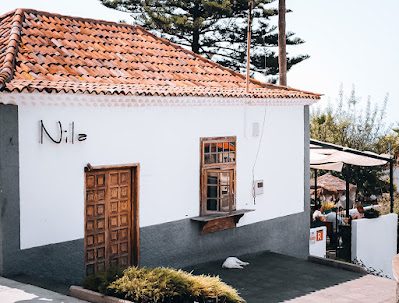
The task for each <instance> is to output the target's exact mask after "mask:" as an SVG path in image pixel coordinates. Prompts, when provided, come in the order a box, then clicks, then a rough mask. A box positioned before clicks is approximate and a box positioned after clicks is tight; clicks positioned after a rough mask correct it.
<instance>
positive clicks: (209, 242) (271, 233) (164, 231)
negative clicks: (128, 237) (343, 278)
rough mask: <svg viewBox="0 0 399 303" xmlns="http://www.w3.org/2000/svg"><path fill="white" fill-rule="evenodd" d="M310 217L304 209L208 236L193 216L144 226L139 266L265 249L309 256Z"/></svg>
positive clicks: (185, 262)
mask: <svg viewBox="0 0 399 303" xmlns="http://www.w3.org/2000/svg"><path fill="white" fill-rule="evenodd" d="M308 217H309V216H308V215H307V214H305V213H304V212H303V213H299V214H294V215H289V216H285V217H280V218H276V219H272V220H268V221H262V222H259V223H254V224H250V225H246V226H243V227H239V228H235V229H230V230H225V231H221V232H216V233H212V234H207V235H201V234H200V229H199V224H198V223H197V222H193V221H191V220H190V219H186V220H181V221H176V222H172V223H165V224H160V225H154V226H149V227H145V228H142V229H141V244H140V245H141V252H140V265H141V266H172V267H186V266H189V265H194V264H198V263H203V262H207V261H214V260H220V259H223V258H227V257H229V256H240V255H244V254H249V253H256V252H261V251H265V250H270V251H273V252H277V253H282V254H286V255H290V256H295V257H299V258H307V257H308V255H309V242H308V238H307V234H308V233H309V229H308V228H307V226H306V222H307V221H309V218H308Z"/></svg>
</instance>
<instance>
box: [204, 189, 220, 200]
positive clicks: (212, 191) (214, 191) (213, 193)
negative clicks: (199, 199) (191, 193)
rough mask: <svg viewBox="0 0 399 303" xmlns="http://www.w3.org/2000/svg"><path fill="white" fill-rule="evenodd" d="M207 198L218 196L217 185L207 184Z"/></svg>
mask: <svg viewBox="0 0 399 303" xmlns="http://www.w3.org/2000/svg"><path fill="white" fill-rule="evenodd" d="M206 195H207V198H215V199H217V198H218V188H217V186H208V188H207V194H206Z"/></svg>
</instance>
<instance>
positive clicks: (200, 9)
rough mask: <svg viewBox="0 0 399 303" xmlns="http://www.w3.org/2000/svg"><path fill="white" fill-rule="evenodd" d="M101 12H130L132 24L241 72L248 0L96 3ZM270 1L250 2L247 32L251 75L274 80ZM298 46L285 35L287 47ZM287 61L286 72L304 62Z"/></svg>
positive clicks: (110, 0)
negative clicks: (249, 32)
mask: <svg viewBox="0 0 399 303" xmlns="http://www.w3.org/2000/svg"><path fill="white" fill-rule="evenodd" d="M100 1H101V2H102V4H104V5H105V6H107V7H110V8H113V9H117V10H121V11H126V12H131V13H133V14H134V15H135V17H136V19H135V20H136V22H138V23H140V24H142V25H143V26H144V27H146V28H147V29H149V30H152V31H154V32H156V33H158V34H161V35H162V36H164V37H166V38H168V39H170V40H171V41H173V42H175V43H178V44H180V45H183V46H186V47H189V48H191V49H192V50H193V51H194V52H196V53H199V54H202V55H205V56H207V57H208V58H211V59H212V60H214V61H216V62H218V63H220V64H222V65H224V66H226V67H229V68H232V69H234V70H237V71H240V70H242V69H245V62H246V39H247V14H248V0H202V1H198V0H191V1H179V0H100ZM275 1H276V0H255V1H254V10H253V27H252V29H253V30H252V36H251V38H252V42H251V46H252V52H251V63H252V66H251V71H252V72H258V73H264V72H265V67H266V65H267V74H268V75H277V74H278V59H277V56H276V53H275V51H274V50H273V48H275V47H276V46H277V45H278V40H277V39H278V33H277V27H276V26H274V25H271V24H270V18H271V17H274V16H277V15H278V10H277V9H276V8H275V7H273V2H275ZM302 43H304V41H303V40H302V39H300V38H297V37H295V35H294V33H291V32H289V33H287V44H288V45H297V44H302ZM307 58H308V56H307V55H299V56H296V57H289V58H288V59H287V60H288V62H287V68H288V69H290V68H291V67H292V66H293V65H295V64H297V63H299V62H301V61H303V60H305V59H307Z"/></svg>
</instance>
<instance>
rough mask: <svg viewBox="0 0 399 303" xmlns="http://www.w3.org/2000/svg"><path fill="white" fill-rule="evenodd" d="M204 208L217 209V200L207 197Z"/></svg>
mask: <svg viewBox="0 0 399 303" xmlns="http://www.w3.org/2000/svg"><path fill="white" fill-rule="evenodd" d="M206 209H207V210H214V211H217V210H218V200H216V199H208V200H207V202H206Z"/></svg>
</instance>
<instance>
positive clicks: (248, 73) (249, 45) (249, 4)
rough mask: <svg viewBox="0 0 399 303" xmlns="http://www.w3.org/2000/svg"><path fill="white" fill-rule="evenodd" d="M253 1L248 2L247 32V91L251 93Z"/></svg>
mask: <svg viewBox="0 0 399 303" xmlns="http://www.w3.org/2000/svg"><path fill="white" fill-rule="evenodd" d="M253 5H254V3H253V0H249V1H248V31H247V75H246V85H247V87H246V91H247V93H249V81H250V72H251V32H252V9H253Z"/></svg>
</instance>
